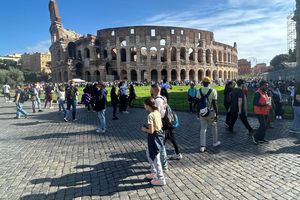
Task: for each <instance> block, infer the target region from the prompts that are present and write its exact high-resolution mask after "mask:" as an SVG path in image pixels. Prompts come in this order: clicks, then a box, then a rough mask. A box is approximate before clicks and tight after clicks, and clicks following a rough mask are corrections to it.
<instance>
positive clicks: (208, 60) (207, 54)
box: [205, 49, 211, 64]
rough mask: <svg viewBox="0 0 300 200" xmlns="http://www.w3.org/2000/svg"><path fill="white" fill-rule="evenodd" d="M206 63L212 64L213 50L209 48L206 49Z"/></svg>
mask: <svg viewBox="0 0 300 200" xmlns="http://www.w3.org/2000/svg"><path fill="white" fill-rule="evenodd" d="M205 54H206V63H208V64H211V52H210V50H209V49H207V50H206V52H205Z"/></svg>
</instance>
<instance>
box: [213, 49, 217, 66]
mask: <svg viewBox="0 0 300 200" xmlns="http://www.w3.org/2000/svg"><path fill="white" fill-rule="evenodd" d="M213 61H214V64H217V62H218V58H217V51H216V50H213Z"/></svg>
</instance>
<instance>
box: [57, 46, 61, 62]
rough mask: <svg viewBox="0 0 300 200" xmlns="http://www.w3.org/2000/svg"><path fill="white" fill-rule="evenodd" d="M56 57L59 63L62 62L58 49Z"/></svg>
mask: <svg viewBox="0 0 300 200" xmlns="http://www.w3.org/2000/svg"><path fill="white" fill-rule="evenodd" d="M56 57H57V60H59V61H60V60H61V55H60V49H57V52H56Z"/></svg>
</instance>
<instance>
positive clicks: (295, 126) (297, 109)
mask: <svg viewBox="0 0 300 200" xmlns="http://www.w3.org/2000/svg"><path fill="white" fill-rule="evenodd" d="M293 108H294V120H293V123H292V127H291V129H292V130H294V131H297V132H298V131H299V132H300V106H294V107H293Z"/></svg>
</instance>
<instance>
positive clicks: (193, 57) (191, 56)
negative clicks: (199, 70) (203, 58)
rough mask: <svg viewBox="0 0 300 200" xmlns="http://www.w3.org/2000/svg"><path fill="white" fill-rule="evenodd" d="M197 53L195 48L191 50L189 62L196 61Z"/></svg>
mask: <svg viewBox="0 0 300 200" xmlns="http://www.w3.org/2000/svg"><path fill="white" fill-rule="evenodd" d="M194 54H195V51H194V49H193V48H189V60H190V61H195V55H194Z"/></svg>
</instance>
